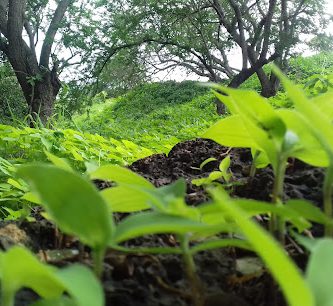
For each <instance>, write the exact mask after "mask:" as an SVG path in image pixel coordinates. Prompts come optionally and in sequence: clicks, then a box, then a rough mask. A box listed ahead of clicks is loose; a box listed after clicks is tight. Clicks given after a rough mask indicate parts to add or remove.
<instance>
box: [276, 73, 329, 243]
mask: <svg viewBox="0 0 333 306" xmlns="http://www.w3.org/2000/svg"><path fill="white" fill-rule="evenodd" d="M274 71H275V73H276V74H277V75H278V76H279V77H280V79H281V81H282V83H283V85H284V87H285V89H286V90H287V94H288V96H289V98H290V99H291V100H292V102H293V103H294V105H295V107H296V109H297V111H298V112H299V113H298V114H297V116H298V121H303V125H305V126H307V130H308V131H309V133H311V134H312V135H313V137H315V138H316V139H317V141H318V142H319V143H320V145H321V146H322V149H324V150H325V152H326V154H327V157H328V166H327V169H326V174H325V179H324V186H323V194H324V211H325V213H326V215H327V217H329V218H332V217H333V207H332V194H333V191H332V188H333V128H332V119H333V106H332V102H333V92H328V93H326V94H323V95H321V96H319V97H316V98H313V99H312V100H309V99H308V98H307V97H306V95H305V93H304V92H303V91H302V90H301V89H299V88H298V87H297V86H295V85H294V84H292V82H290V81H289V80H288V79H287V78H286V77H285V76H284V75H283V74H282V73H281V71H280V70H278V69H277V68H275V70H274ZM325 235H326V236H331V237H332V236H333V224H327V225H326V227H325Z"/></svg>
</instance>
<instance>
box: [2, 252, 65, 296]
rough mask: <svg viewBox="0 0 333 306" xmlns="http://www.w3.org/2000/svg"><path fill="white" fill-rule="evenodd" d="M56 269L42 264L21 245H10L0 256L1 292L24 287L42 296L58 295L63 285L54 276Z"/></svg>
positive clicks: (63, 288) (62, 290) (14, 290)
mask: <svg viewBox="0 0 333 306" xmlns="http://www.w3.org/2000/svg"><path fill="white" fill-rule="evenodd" d="M55 272H56V269H55V268H53V267H51V266H47V265H45V264H42V263H40V262H39V261H38V259H37V258H36V257H35V256H33V255H32V254H31V253H30V252H29V251H28V250H26V249H25V248H23V247H17V246H15V247H12V248H11V249H10V250H9V251H7V252H6V253H1V257H0V279H1V287H2V292H3V294H4V293H6V292H8V293H13V294H14V293H15V292H17V291H18V290H19V289H21V288H23V287H26V288H30V289H32V290H33V291H35V292H36V293H37V294H38V295H39V296H41V297H43V298H48V299H52V298H56V297H58V296H60V295H61V294H62V293H63V292H64V290H65V287H64V285H63V284H62V283H61V281H60V280H59V279H58V278H57V277H56V276H55Z"/></svg>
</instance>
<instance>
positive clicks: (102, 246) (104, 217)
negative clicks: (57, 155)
mask: <svg viewBox="0 0 333 306" xmlns="http://www.w3.org/2000/svg"><path fill="white" fill-rule="evenodd" d="M17 175H18V176H20V177H21V178H23V179H25V180H26V181H27V182H28V183H29V184H30V186H31V188H32V190H33V191H34V192H36V193H37V194H38V195H39V198H40V199H41V201H42V203H43V204H42V205H43V206H44V207H45V209H46V211H47V213H48V214H49V216H50V217H51V219H52V220H54V221H55V222H56V225H57V226H58V227H59V228H60V229H61V230H62V231H63V232H64V233H67V234H70V235H75V236H77V237H79V239H80V240H81V241H82V242H83V243H84V244H86V245H88V246H90V247H91V248H92V254H93V260H94V269H95V272H96V274H97V275H101V273H102V264H103V259H104V254H105V251H106V248H107V246H108V243H109V241H110V240H111V236H112V233H113V227H114V225H113V220H112V217H111V213H110V211H109V209H108V207H107V204H106V203H105V201H104V200H103V198H102V197H101V195H100V194H99V192H98V191H97V190H96V188H94V186H93V185H92V184H91V183H90V182H89V181H88V180H87V179H85V178H83V177H82V176H80V175H78V174H76V173H74V172H72V171H68V170H64V169H61V168H58V167H55V166H51V165H43V164H39V165H26V166H21V167H19V169H18V171H17Z"/></svg>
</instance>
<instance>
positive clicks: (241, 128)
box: [202, 115, 260, 149]
mask: <svg viewBox="0 0 333 306" xmlns="http://www.w3.org/2000/svg"><path fill="white" fill-rule="evenodd" d="M202 137H203V138H208V139H211V140H214V141H215V142H217V143H218V144H220V145H222V146H227V147H234V148H252V147H255V148H258V145H257V144H256V143H255V142H254V140H253V139H252V137H251V135H250V134H249V133H248V131H247V129H246V127H245V125H244V123H243V121H242V119H241V117H240V116H239V115H233V116H229V117H227V118H224V119H221V120H220V121H218V122H217V123H215V124H214V125H213V126H212V127H210V128H209V129H208V130H207V131H206V132H205V133H204V134H203V135H202ZM258 149H260V148H258Z"/></svg>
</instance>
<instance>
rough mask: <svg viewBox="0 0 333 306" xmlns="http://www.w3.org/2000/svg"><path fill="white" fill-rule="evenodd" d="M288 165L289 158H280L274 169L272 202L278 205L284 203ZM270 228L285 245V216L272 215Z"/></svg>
mask: <svg viewBox="0 0 333 306" xmlns="http://www.w3.org/2000/svg"><path fill="white" fill-rule="evenodd" d="M286 167H287V159H286V158H284V157H281V158H279V161H278V165H277V169H275V171H274V176H275V177H274V186H273V194H272V202H273V203H274V204H275V205H276V206H279V205H282V198H283V182H284V177H285V172H286ZM269 230H270V232H271V234H273V235H274V236H275V237H276V238H278V240H279V241H280V242H281V244H283V245H284V242H285V241H284V240H285V237H284V232H285V222H284V220H283V218H278V217H277V216H276V215H275V214H272V215H271V219H270V223H269Z"/></svg>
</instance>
